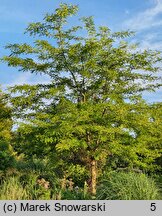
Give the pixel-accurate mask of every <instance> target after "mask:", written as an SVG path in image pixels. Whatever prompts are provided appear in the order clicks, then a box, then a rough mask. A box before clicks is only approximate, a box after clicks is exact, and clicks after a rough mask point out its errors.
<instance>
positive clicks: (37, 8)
mask: <svg viewBox="0 0 162 216" xmlns="http://www.w3.org/2000/svg"><path fill="white" fill-rule="evenodd" d="M61 2H65V3H74V4H78V5H79V8H80V10H79V15H80V16H89V15H93V16H94V17H95V22H96V24H97V25H107V26H109V28H111V29H112V31H120V30H127V29H130V30H134V31H136V36H135V37H134V38H132V42H140V47H141V48H142V49H145V48H146V49H147V48H151V49H158V50H161V51H162V0H63V1H60V0H0V50H1V52H0V57H2V56H3V55H6V54H8V51H7V50H5V49H4V46H5V45H6V44H9V43H24V42H27V43H30V42H31V41H32V38H30V37H29V36H28V35H24V30H25V28H26V27H27V25H28V23H31V22H36V21H41V20H42V18H43V16H44V15H45V14H46V13H47V12H49V13H50V12H53V11H54V10H55V8H56V7H58V5H59V4H60V3H61ZM161 75H162V72H161ZM37 82H48V78H47V77H42V76H34V75H31V74H30V73H23V72H18V70H17V69H15V68H12V67H8V66H7V65H6V64H2V63H1V64H0V85H1V86H2V88H3V90H5V89H6V87H7V86H10V85H14V84H23V83H30V84H34V83H37ZM144 97H145V98H146V99H147V100H148V101H149V102H156V101H162V89H159V90H158V91H157V92H156V93H149V94H148V93H147V94H145V95H144Z"/></svg>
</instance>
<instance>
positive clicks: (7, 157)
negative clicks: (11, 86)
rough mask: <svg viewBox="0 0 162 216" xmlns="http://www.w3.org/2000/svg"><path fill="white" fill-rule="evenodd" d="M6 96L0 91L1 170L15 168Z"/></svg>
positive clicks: (9, 113)
mask: <svg viewBox="0 0 162 216" xmlns="http://www.w3.org/2000/svg"><path fill="white" fill-rule="evenodd" d="M5 98H6V96H5V94H3V93H2V91H0V160H1V163H0V170H1V171H5V170H6V169H7V168H9V167H13V166H14V153H13V149H12V147H11V137H12V132H11V129H12V123H13V122H12V119H11V109H10V108H9V107H8V106H7V105H6V102H5Z"/></svg>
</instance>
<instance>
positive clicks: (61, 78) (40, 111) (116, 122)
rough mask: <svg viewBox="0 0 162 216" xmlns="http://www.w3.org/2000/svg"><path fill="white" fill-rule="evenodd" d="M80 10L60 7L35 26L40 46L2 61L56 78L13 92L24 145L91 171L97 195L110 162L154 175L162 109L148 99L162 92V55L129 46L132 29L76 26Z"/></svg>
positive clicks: (13, 47) (84, 21)
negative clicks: (151, 93) (149, 94)
mask: <svg viewBox="0 0 162 216" xmlns="http://www.w3.org/2000/svg"><path fill="white" fill-rule="evenodd" d="M77 11H78V7H77V6H75V5H68V4H61V5H60V7H59V8H57V9H56V10H55V12H54V13H53V14H46V15H45V17H44V19H43V21H42V22H37V23H31V24H29V26H28V27H27V29H26V33H29V34H30V36H33V37H34V42H33V44H27V43H24V44H9V45H7V46H6V48H7V49H9V50H10V55H8V56H4V57H3V61H4V62H7V63H8V65H9V66H12V67H18V69H19V70H20V71H22V72H25V71H29V72H31V73H36V74H42V75H48V76H49V78H50V82H49V83H48V84H41V83H39V84H36V85H28V84H25V85H16V86H14V87H11V88H10V92H11V97H10V102H11V104H12V106H13V109H14V113H15V115H16V117H17V118H21V120H23V122H22V123H21V124H20V127H19V128H18V133H19V135H21V136H20V137H21V142H20V143H21V145H22V147H23V148H26V149H30V150H31V152H33V153H34V152H35V153H36V152H37V154H39V153H40V154H39V156H40V155H41V156H42V155H49V156H51V157H52V156H54V157H56V155H57V157H59V159H62V160H63V161H65V162H68V163H69V164H70V163H72V164H73V165H76V164H79V165H80V166H81V167H85V168H86V169H87V170H88V172H89V176H90V178H91V180H90V181H89V182H90V183H89V185H90V187H91V192H92V194H94V195H95V193H96V180H97V176H98V175H99V174H100V173H101V172H102V170H103V167H105V166H109V163H108V162H110V163H112V166H117V167H132V168H139V169H143V170H151V169H154V166H155V164H154V162H155V160H156V158H158V157H160V155H161V152H160V151H161V150H160V149H161V145H162V143H161V141H160V140H161V138H159V137H161V135H160V133H159V125H161V121H160V115H159V114H156V111H157V107H156V106H158V107H160V108H158V110H161V105H160V104H159V105H155V106H153V105H150V104H148V103H147V102H146V101H145V100H144V99H143V98H142V93H143V92H144V91H155V90H156V89H157V88H159V87H160V86H161V78H160V77H159V76H158V72H159V70H160V68H159V66H158V63H160V62H161V54H160V52H158V51H153V50H140V49H139V48H138V47H137V46H136V45H135V44H131V43H129V40H128V39H129V37H130V36H132V35H133V32H131V31H121V32H111V30H110V29H109V28H108V27H107V26H99V27H96V25H95V22H94V19H93V17H91V16H90V17H82V18H81V19H80V20H79V21H78V22H79V24H78V25H76V26H71V25H70V24H68V22H69V21H70V19H69V17H70V16H74V15H76V14H77ZM158 113H159V112H158ZM160 127H161V126H160ZM26 138H27V139H26ZM38 149H39V151H37V150H38ZM32 150H33V151H32ZM66 168H67V167H66ZM97 170H98V171H97Z"/></svg>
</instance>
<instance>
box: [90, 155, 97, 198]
mask: <svg viewBox="0 0 162 216" xmlns="http://www.w3.org/2000/svg"><path fill="white" fill-rule="evenodd" d="M96 183H97V162H96V160H94V159H93V160H92V161H91V194H92V196H96Z"/></svg>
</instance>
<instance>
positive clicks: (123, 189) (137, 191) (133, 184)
mask: <svg viewBox="0 0 162 216" xmlns="http://www.w3.org/2000/svg"><path fill="white" fill-rule="evenodd" d="M96 198H97V199H106V200H154V199H160V196H159V189H158V187H157V185H156V183H155V181H154V180H153V179H151V178H148V177H147V176H146V175H145V174H139V173H138V174H137V173H124V172H111V173H110V174H108V175H107V176H105V177H104V179H103V180H102V182H101V185H100V186H99V188H98V191H97V197H96Z"/></svg>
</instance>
